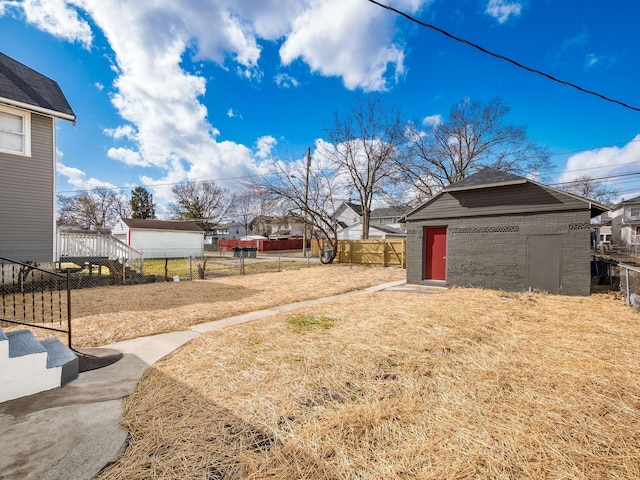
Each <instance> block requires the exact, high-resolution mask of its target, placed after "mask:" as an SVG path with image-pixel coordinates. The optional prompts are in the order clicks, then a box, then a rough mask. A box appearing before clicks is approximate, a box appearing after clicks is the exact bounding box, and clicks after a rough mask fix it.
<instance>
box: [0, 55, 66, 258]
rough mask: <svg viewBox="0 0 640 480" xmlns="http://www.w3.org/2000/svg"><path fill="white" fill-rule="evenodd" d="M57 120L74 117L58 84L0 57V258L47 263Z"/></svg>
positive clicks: (52, 215)
mask: <svg viewBox="0 0 640 480" xmlns="http://www.w3.org/2000/svg"><path fill="white" fill-rule="evenodd" d="M57 118H60V119H63V120H68V121H70V122H73V123H75V121H76V116H75V114H74V113H73V110H72V109H71V107H70V106H69V103H68V102H67V99H66V98H65V96H64V94H63V93H62V90H61V89H60V87H59V86H58V84H57V83H56V82H55V81H53V80H51V79H50V78H48V77H45V76H44V75H42V74H41V73H38V72H36V71H35V70H33V69H31V68H29V67H27V66H25V65H23V64H22V63H20V62H17V61H16V60H14V59H12V58H10V57H8V56H6V55H5V54H3V53H0V172H2V173H1V174H0V256H1V257H6V258H10V259H12V260H18V261H38V262H51V261H53V259H54V258H53V257H54V251H55V238H56V235H55V213H54V212H55V173H56V172H55V165H56V135H55V134H56V130H55V120H56V119H57Z"/></svg>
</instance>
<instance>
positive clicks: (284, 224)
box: [269, 213, 311, 239]
mask: <svg viewBox="0 0 640 480" xmlns="http://www.w3.org/2000/svg"><path fill="white" fill-rule="evenodd" d="M310 228H311V227H310V226H307V231H309V230H310ZM271 229H272V230H271V233H270V234H269V238H280V239H287V238H291V237H302V233H303V230H304V220H303V218H302V217H301V216H300V215H297V214H294V213H289V214H287V215H283V216H281V217H273V219H272V222H271Z"/></svg>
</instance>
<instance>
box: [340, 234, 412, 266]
mask: <svg viewBox="0 0 640 480" xmlns="http://www.w3.org/2000/svg"><path fill="white" fill-rule="evenodd" d="M406 251H407V240H406V239H405V238H394V239H389V240H338V254H337V255H336V261H337V262H340V263H359V264H363V265H382V266H384V267H400V268H407V255H406Z"/></svg>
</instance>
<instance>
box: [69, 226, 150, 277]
mask: <svg viewBox="0 0 640 480" xmlns="http://www.w3.org/2000/svg"><path fill="white" fill-rule="evenodd" d="M57 240H58V241H57V244H56V245H57V252H56V260H57V261H60V260H61V259H62V258H64V257H68V258H108V259H109V260H119V261H121V262H122V264H123V265H125V266H127V267H129V268H133V269H135V270H137V271H138V272H140V273H142V270H143V265H144V260H143V258H142V253H141V252H139V251H138V250H136V249H135V248H131V247H130V246H129V245H127V244H126V243H124V242H121V241H120V240H118V239H117V238H115V237H113V236H112V235H111V233H110V232H108V231H69V232H58V238H57Z"/></svg>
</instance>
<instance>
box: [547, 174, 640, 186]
mask: <svg viewBox="0 0 640 480" xmlns="http://www.w3.org/2000/svg"><path fill="white" fill-rule="evenodd" d="M633 175H640V172H630V173H618V174H616V175H606V176H603V177H591V178H589V180H609V179H612V178H621V177H630V176H633ZM575 182H576V180H569V181H566V182H555V183H549V184H548V185H549V186H550V187H554V186H558V185H570V184H572V183H575Z"/></svg>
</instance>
